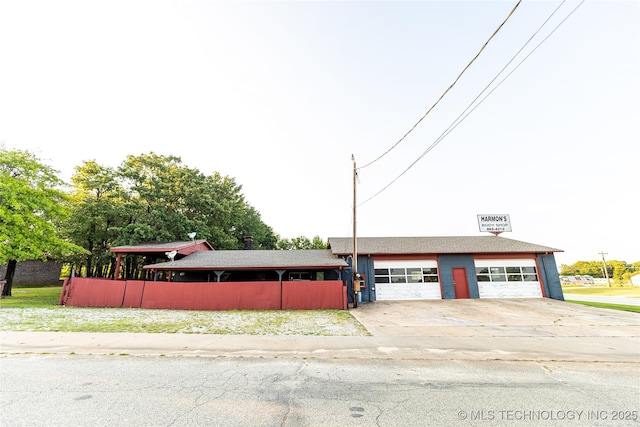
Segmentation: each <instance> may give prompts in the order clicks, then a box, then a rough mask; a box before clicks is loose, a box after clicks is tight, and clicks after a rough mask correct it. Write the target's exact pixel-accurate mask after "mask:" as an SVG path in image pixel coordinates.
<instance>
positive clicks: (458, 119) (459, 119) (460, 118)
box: [359, 0, 586, 206]
mask: <svg viewBox="0 0 640 427" xmlns="http://www.w3.org/2000/svg"><path fill="white" fill-rule="evenodd" d="M565 1H566V0H563V1H562V3H560V5H559V6H558V7H557V8H556V9H555V10H554V11H553V12H552V13H551V15H549V17H548V18H547V19H546V20H545V21H544V23H543V24H542V25H541V26H540V27H539V28H538V29H537V30H536V31H535V33H533V35H532V36H531V37H530V38H529V39H528V40H527V42H526V43H525V44H524V45H523V46H522V48H520V49H519V50H518V52H516V54H515V55H514V56H513V57H512V58H511V59H510V60H509V61H508V62H507V64H506V65H505V66H504V67H503V68H502V69H501V70H500V71H499V72H498V74H496V76H495V77H494V78H493V79H492V80H491V81H490V82H489V83H488V84H487V85H486V86H485V87H484V89H482V91H481V92H480V93H479V94H478V96H476V98H475V99H474V100H473V101H471V103H470V104H469V105H468V106H467V108H465V110H464V111H463V112H462V113H460V115H458V117H456V119H455V120H454V121H453V122H452V123H451V124H450V125H449V127H448V128H447V129H446V130H445V131H444V132H443V133H442V134H440V136H439V137H438V138H436V140H435V141H434V142H433V143H432V144H431V145H430V146H429V147H428V148H427V149H426V150H425V151H424V152H423V153H422V154H421V155H420V156H419V157H418V158H417V159H416V160H414V161H413V163H411V164H410V165H409V167H407V168H406V169H405V170H404V171H402V173H400V175H398V176H397V177H395V178H394V179H393V180H392V181H391V182H389V183H388V184H387V185H386V186H384V187H383V188H382V189H381V190H380V191H378V192H377V193H375V194H374V195H372V196H371V197H369V198H368V199H366V200H364V201H363V202H361V203H360V204H359V206H362V205H363V204H365V203H367V202H369V201H370V200H372V199H373V198H375V197H377V196H378V195H380V194H381V193H382V192H383V191H384V190H386V189H387V188H389V187H390V186H391V185H393V183H395V182H396V181H397V180H398V179H400V178H401V177H402V176H403V175H404V174H405V173H407V172H408V171H409V169H411V168H412V167H413V166H415V164H416V163H418V162H419V161H420V160H421V159H422V158H423V157H424V156H425V155H427V153H429V152H430V151H431V150H432V149H434V148H435V147H436V146H437V145H438V144H439V143H440V142H441V141H442V140H443V139H444V138H445V137H446V136H448V135H449V134H450V133H451V132H452V131H453V130H454V129H455V128H456V127H458V125H459V124H460V123H462V122H463V121H464V120H465V119H466V118H467V117H468V116H469V114H471V113H472V112H473V111H475V109H476V108H478V107H479V106H480V104H482V103H483V102H484V101H485V100H486V99H487V98H488V97H489V96H490V95H491V94H492V93H493V92H494V91H495V90H496V89H497V88H498V87H500V85H502V83H504V81H505V80H506V79H508V78H509V77H510V76H511V75H512V74H513V73H514V72H515V71H516V70H517V69H518V68H519V67H520V65H522V63H523V62H524V61H526V60H527V59H529V57H530V56H531V55H532V54H533V53H534V52H535V51H536V50H537V49H538V48H539V47H540V46H541V45H542V44H543V43H544V42H546V41H547V40H548V39H549V37H551V35H552V34H553V33H555V31H556V30H557V29H558V28H559V27H560V26H561V25H563V24H564V23H565V21H566V20H567V19H569V17H570V16H571V15H573V13H574V12H575V11H576V10H577V9H578V8H579V7H580V6H582V4H583V3H584V2H585V1H586V0H582V1H581V2H580V3H579V4H578V5H577V6H576V7H575V8H573V10H571V12H569V14H567V16H565V17H564V19H563V20H562V21H560V23H559V24H558V25H556V26H555V28H554V29H553V30H551V32H550V33H549V34H548V35H547V36H546V37H545V38H544V39H542V41H541V42H540V43H538V44H537V45H536V46H535V47H534V48H533V49H532V50H531V51H530V52H529V53H528V54H527V56H525V57H524V58H523V59H522V61H520V62H519V63H518V65H516V66H515V67H514V68H513V70H511V71H510V72H509V74H507V75H506V76H505V77H504V78H503V79H502V80H500V82H498V84H497V85H496V86H495V87H494V88H493V89H491V91H490V92H489V93H487V94H486V95H485V96H484V98H482V99H481V100H480V101H479V102H478V103H477V104H475V105H474V106H473V108H471V106H472V105H473V104H474V103H475V102H476V101H477V100H478V98H480V96H482V94H483V93H484V92H485V91H486V90H487V89H488V88H489V86H491V84H493V82H495V81H496V79H497V78H498V77H499V76H500V74H502V73H503V72H504V70H505V69H506V68H507V67H508V66H509V65H510V64H511V63H512V62H513V60H514V59H515V58H516V57H517V56H518V55H519V54H520V53H521V52H522V50H523V49H524V48H525V47H526V46H527V45H528V44H529V43H530V42H531V40H532V39H533V38H534V37H535V36H536V35H537V34H538V33H539V32H540V30H541V29H542V28H543V27H544V26H545V25H546V24H547V23H548V22H549V20H550V19H551V17H552V16H553V15H554V14H555V13H556V12H557V11H558V9H560V7H561V6H562V5H563V4H564V3H565ZM470 108H471V109H470ZM465 113H466V114H465ZM463 115H464V116H463Z"/></svg>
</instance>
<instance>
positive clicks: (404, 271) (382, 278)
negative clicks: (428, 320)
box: [374, 260, 442, 301]
mask: <svg viewBox="0 0 640 427" xmlns="http://www.w3.org/2000/svg"><path fill="white" fill-rule="evenodd" d="M374 269H375V284H376V299H377V300H380V301H384V300H420V299H442V294H441V292H440V282H439V277H438V262H437V261H435V260H424V261H417V260H411V261H375V262H374Z"/></svg>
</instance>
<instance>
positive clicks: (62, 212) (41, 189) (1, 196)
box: [0, 145, 83, 296]
mask: <svg viewBox="0 0 640 427" xmlns="http://www.w3.org/2000/svg"><path fill="white" fill-rule="evenodd" d="M62 184H63V183H62V181H61V180H60V179H59V178H58V177H57V172H56V171H55V170H54V169H52V168H51V167H49V166H47V165H45V164H43V163H42V162H41V161H40V160H39V159H38V158H37V157H36V156H35V155H33V154H32V153H29V152H27V151H21V150H14V149H8V148H6V147H5V146H4V145H0V263H5V262H6V263H7V270H6V273H5V280H6V284H5V287H4V289H3V292H2V294H3V295H4V296H10V295H11V290H12V285H13V275H14V273H15V268H16V264H17V262H19V261H26V260H36V259H41V260H46V259H47V258H55V259H62V258H64V257H67V256H72V255H74V254H78V253H81V252H83V250H82V248H80V247H79V246H76V245H75V244H73V243H71V242H69V241H67V240H65V239H64V238H62V237H61V235H60V234H59V231H58V230H59V228H60V224H61V223H62V222H63V221H64V220H65V218H67V216H68V214H69V205H68V200H67V197H66V194H65V193H64V192H63V191H62V190H61V186H62Z"/></svg>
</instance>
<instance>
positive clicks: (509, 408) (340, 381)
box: [0, 355, 640, 427]
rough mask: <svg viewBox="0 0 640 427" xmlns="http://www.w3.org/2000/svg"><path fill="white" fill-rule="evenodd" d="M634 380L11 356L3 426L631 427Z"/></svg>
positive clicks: (432, 367) (432, 368) (402, 367)
mask: <svg viewBox="0 0 640 427" xmlns="http://www.w3.org/2000/svg"><path fill="white" fill-rule="evenodd" d="M633 371H635V374H634V373H633ZM637 380H638V375H637V366H631V365H630V364H626V363H603V364H592V363H572V362H524V361H521V362H507V361H473V360H455V361H453V360H440V361H435V360H424V361H421V360H417V361H403V360H393V359H390V360H381V359H374V360H364V361H363V360H359V359H352V360H348V359H341V360H327V359H296V358H293V359H292V358H283V359H280V358H198V357H135V356H80V355H64V356H62V355H14V356H5V357H4V358H2V391H1V392H0V397H1V401H2V405H1V408H0V424H1V425H2V426H4V427H10V426H52V427H53V426H60V427H62V426H65V427H68V426H109V427H112V426H167V427H168V426H247V427H255V426H467V425H468V426H482V425H486V426H490V425H510V426H513V425H523V426H524V425H526V426H538V425H540V426H549V425H557V426H567V425H575V426H589V425H612V426H632V425H634V426H637V425H638V421H637V420H638V419H639V416H640V415H639V413H638V411H639V410H640V407H639V406H640V405H639V399H638V397H639V396H638V382H637Z"/></svg>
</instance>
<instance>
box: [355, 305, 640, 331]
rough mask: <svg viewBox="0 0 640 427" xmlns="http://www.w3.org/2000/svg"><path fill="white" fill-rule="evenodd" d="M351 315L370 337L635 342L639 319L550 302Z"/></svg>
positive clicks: (379, 309)
mask: <svg viewBox="0 0 640 427" xmlns="http://www.w3.org/2000/svg"><path fill="white" fill-rule="evenodd" d="M351 314H352V315H353V316H354V317H355V318H356V319H358V321H359V322H360V323H362V324H363V325H364V326H365V327H366V328H367V329H368V330H369V332H371V333H372V334H373V335H374V336H426V337H438V336H469V337H482V336H531V337H536V336H555V337H561V336H569V337H576V336H584V337H589V336H627V337H636V338H637V337H638V334H639V332H640V314H638V313H632V312H626V311H619V310H611V309H602V308H595V307H588V306H584V305H580V304H574V303H570V302H565V301H557V300H553V299H549V298H534V299H524V298H522V299H458V300H426V301H376V302H374V303H369V304H360V305H359V306H358V308H357V309H354V310H351Z"/></svg>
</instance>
